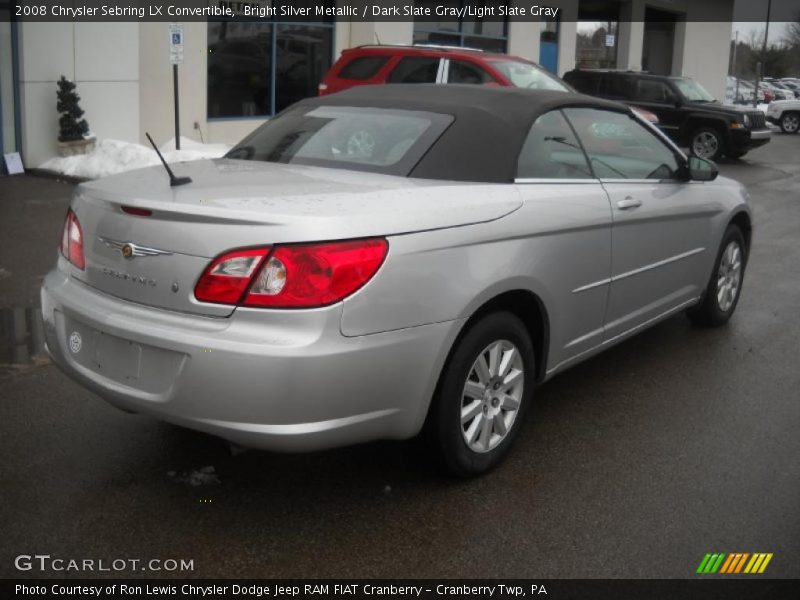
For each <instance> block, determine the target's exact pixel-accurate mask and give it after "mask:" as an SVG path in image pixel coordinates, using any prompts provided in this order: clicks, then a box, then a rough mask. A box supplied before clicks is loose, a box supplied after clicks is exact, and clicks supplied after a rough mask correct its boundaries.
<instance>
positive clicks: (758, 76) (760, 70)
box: [753, 0, 772, 108]
mask: <svg viewBox="0 0 800 600" xmlns="http://www.w3.org/2000/svg"><path fill="white" fill-rule="evenodd" d="M771 12H772V0H767V24H766V29H765V30H764V47H763V48H762V50H761V61H760V62H759V65H760V67H757V68H756V90H755V92H754V93H753V106H754V107H756V108H758V90H759V88H760V87H761V79H762V78H763V76H764V73H763V71H764V66H765V63H766V58H767V40H768V38H769V16H770V13H771ZM765 100H766V98H765Z"/></svg>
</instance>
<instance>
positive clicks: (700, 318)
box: [686, 225, 747, 326]
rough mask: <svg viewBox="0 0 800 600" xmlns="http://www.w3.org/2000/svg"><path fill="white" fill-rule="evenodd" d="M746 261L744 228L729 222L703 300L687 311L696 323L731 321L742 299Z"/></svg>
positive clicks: (723, 322)
mask: <svg viewBox="0 0 800 600" xmlns="http://www.w3.org/2000/svg"><path fill="white" fill-rule="evenodd" d="M746 263H747V246H746V244H745V241H744V236H743V235H742V231H741V230H740V229H739V228H738V227H737V226H736V225H729V226H728V229H727V230H726V231H725V235H724V236H723V238H722V244H721V245H720V248H719V252H718V253H717V261H716V262H715V263H714V270H713V272H712V273H711V279H710V280H709V282H708V286H707V287H706V291H705V295H704V297H703V300H702V302H701V303H700V304H698V305H697V306H694V307H692V308H690V309H689V310H688V311H686V314H687V315H688V316H689V318H690V319H691V320H692V321H693V322H694V323H697V324H699V325H710V326H717V325H723V324H725V323H727V322H728V320H729V319H730V318H731V316H732V315H733V311H734V310H736V305H737V304H738V303H739V296H740V295H741V293H742V282H743V280H744V267H745V264H746Z"/></svg>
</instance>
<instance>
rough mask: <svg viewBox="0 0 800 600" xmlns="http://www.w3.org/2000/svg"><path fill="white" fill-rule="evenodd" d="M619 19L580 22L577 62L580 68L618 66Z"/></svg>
mask: <svg viewBox="0 0 800 600" xmlns="http://www.w3.org/2000/svg"><path fill="white" fill-rule="evenodd" d="M618 33H619V23H618V22H617V21H582V22H579V23H578V39H577V42H576V47H575V50H576V52H575V64H576V65H577V67H578V68H580V69H614V68H616V66H617V43H618V38H619V35H618Z"/></svg>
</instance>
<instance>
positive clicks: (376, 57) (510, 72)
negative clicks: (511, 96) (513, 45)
mask: <svg viewBox="0 0 800 600" xmlns="http://www.w3.org/2000/svg"><path fill="white" fill-rule="evenodd" d="M385 83H462V84H475V85H499V86H514V87H522V88H527V89H542V90H559V91H562V92H568V91H572V90H571V88H570V87H569V86H568V85H566V84H565V83H564V82H563V81H561V80H560V79H559V78H558V77H555V76H554V75H551V74H550V73H549V72H547V71H546V70H545V69H543V68H542V67H540V66H539V65H537V64H536V63H533V62H530V61H528V60H525V59H524V58H519V57H517V56H511V55H508V54H495V53H492V52H484V51H482V50H476V49H471V48H458V47H450V46H431V45H424V46H419V45H417V46H400V45H398V46H359V47H357V48H350V49H348V50H345V51H344V52H343V53H342V55H341V56H340V57H339V60H337V61H336V63H335V64H334V65H333V66H332V67H331V68H330V70H329V71H328V73H327V74H326V75H325V77H323V78H322V82H321V83H320V84H319V94H320V96H324V95H326V94H334V93H336V92H341V91H342V90H346V89H349V88H351V87H356V86H360V85H375V84H385Z"/></svg>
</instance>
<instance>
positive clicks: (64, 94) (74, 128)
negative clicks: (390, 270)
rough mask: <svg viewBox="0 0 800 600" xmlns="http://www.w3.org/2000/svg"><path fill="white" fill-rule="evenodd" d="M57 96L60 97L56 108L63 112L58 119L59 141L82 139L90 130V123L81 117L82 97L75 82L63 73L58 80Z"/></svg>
mask: <svg viewBox="0 0 800 600" xmlns="http://www.w3.org/2000/svg"><path fill="white" fill-rule="evenodd" d="M56 96H57V98H58V103H57V104H56V109H57V110H58V112H60V113H61V118H60V119H59V120H58V125H59V132H58V141H59V142H74V141H76V140H82V139H83V136H84V135H86V134H87V133H88V132H89V124H88V123H87V122H86V120H85V119H81V117H82V116H83V109H81V107H80V106H78V102H79V101H80V99H81V97H80V96H78V94H76V93H75V84H74V83H72V82H71V81H70V80H69V79H67V78H66V77H64V76H63V75H62V76H61V79H60V80H59V81H58V92H57V93H56Z"/></svg>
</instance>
